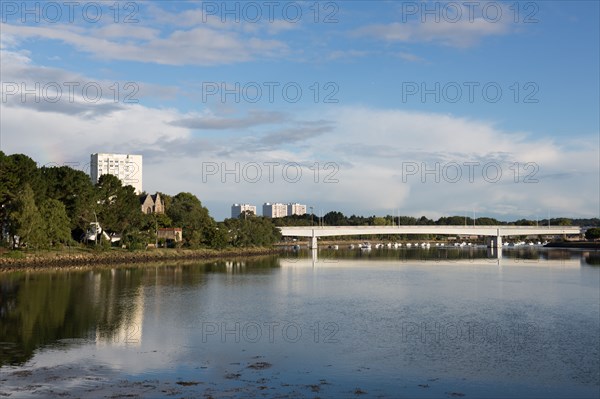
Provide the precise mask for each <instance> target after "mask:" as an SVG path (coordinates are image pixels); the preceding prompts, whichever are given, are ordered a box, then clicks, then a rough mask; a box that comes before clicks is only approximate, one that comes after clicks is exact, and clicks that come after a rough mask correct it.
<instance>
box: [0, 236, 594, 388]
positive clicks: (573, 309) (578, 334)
mask: <svg viewBox="0 0 600 399" xmlns="http://www.w3.org/2000/svg"><path fill="white" fill-rule="evenodd" d="M495 256H497V254H496V253H494V252H491V251H489V250H488V249H487V248H484V247H481V248H478V247H473V248H468V249H459V248H445V249H438V248H430V249H424V248H412V249H410V250H408V249H403V250H394V249H387V248H386V249H373V250H371V251H360V250H358V249H355V250H349V249H339V250H334V249H326V248H323V249H319V250H316V251H312V250H311V251H309V250H300V251H292V250H290V251H287V252H285V253H283V254H282V255H280V256H269V257H262V258H252V259H237V260H219V261H215V262H209V263H204V264H199V263H195V262H185V263H177V264H156V265H146V266H145V267H139V266H131V267H122V268H115V269H98V270H91V271H81V272H45V273H12V274H3V275H0V366H2V365H4V366H6V365H14V366H17V370H19V371H20V370H33V371H34V376H38V375H39V378H40V380H43V381H46V380H48V379H52V378H54V377H55V376H54V375H48V374H47V372H46V371H44V370H43V369H44V367H45V366H47V368H48V369H52V370H56V369H57V367H58V371H57V372H56V373H57V378H59V377H60V376H61V375H63V374H64V373H74V371H73V372H69V371H68V369H67V368H66V367H72V368H73V369H76V370H78V373H79V374H80V375H79V378H80V381H82V382H80V386H81V387H83V388H81V389H82V391H81V394H82V396H85V393H84V392H87V391H83V389H86V388H87V386H86V384H87V382H86V381H85V378H86V376H90V375H92V376H96V375H100V376H102V377H103V378H105V379H106V380H107V381H109V382H110V381H114V380H115V379H119V381H120V380H121V379H122V378H125V379H128V380H129V381H130V382H131V384H130V385H125V386H124V387H123V392H121V391H119V392H116V391H113V389H116V388H112V387H108V388H106V389H107V391H104V392H100V391H95V392H94V394H95V395H94V396H113V395H116V394H118V393H124V394H125V393H127V392H125V391H126V390H128V389H132V386H133V384H134V382H135V381H141V380H146V379H152V380H160V381H161V384H163V385H160V386H161V388H160V389H163V388H164V389H167V390H168V388H169V387H168V386H166V385H165V384H167V383H169V384H173V381H174V380H176V379H177V378H185V379H186V381H192V382H193V381H204V382H206V383H207V384H208V383H209V381H210V383H211V384H215V386H218V387H219V389H222V390H224V389H232V390H234V389H240V387H242V388H243V389H246V391H243V392H244V393H245V395H243V396H256V394H257V393H260V392H262V391H261V390H262V389H263V388H261V387H264V386H267V385H269V384H270V383H272V384H271V385H272V387H273V388H272V389H275V391H273V392H275V393H282V394H286V393H289V395H290V396H292V397H297V396H300V397H304V396H309V397H312V396H314V393H313V392H312V391H310V389H312V388H307V387H314V386H315V384H320V381H321V380H326V381H327V383H324V384H323V385H322V386H321V385H319V386H321V388H320V389H322V390H323V391H322V392H321V394H322V396H334V397H335V396H337V397H347V396H353V391H351V390H352V389H355V388H356V387H357V386H359V384H360V388H361V389H364V390H365V391H368V392H369V394H372V395H373V396H376V395H377V394H378V393H380V394H381V396H382V397H397V396H398V392H400V391H399V390H403V391H402V393H403V394H404V396H407V397H427V396H429V397H440V396H442V397H443V396H447V394H446V393H447V392H457V393H465V394H467V395H469V396H470V397H484V396H485V394H486V392H490V393H493V392H495V391H494V390H493V389H492V388H493V387H503V386H506V385H507V384H511V386H512V384H514V383H516V382H515V381H516V380H518V381H519V383H521V384H524V385H523V387H521V388H519V389H517V390H515V391H514V392H512V393H511V392H509V391H504V392H503V393H504V394H506V395H502V396H512V397H524V396H530V397H535V396H536V395H534V394H537V396H542V397H543V396H549V395H551V396H556V397H565V398H566V397H576V396H579V397H586V395H587V394H588V393H589V392H591V391H593V390H594V389H597V387H598V385H599V381H600V376H599V375H598V374H597V370H598V356H599V350H600V348H599V345H598V343H597V334H595V332H597V331H598V328H599V326H598V323H599V321H600V320H599V317H598V311H599V309H598V306H599V305H598V289H599V287H598V273H599V269H600V268H598V267H597V265H598V253H597V252H594V251H568V250H547V249H543V248H522V249H517V248H515V249H505V250H503V251H502V256H501V259H496V258H495ZM57 347H58V348H59V350H57V349H56V348H57ZM32 359H33V360H32ZM257 359H260V360H257ZM262 362H265V363H269V364H271V365H272V368H270V369H269V370H270V371H264V372H262V371H258V370H256V369H253V368H250V366H251V365H253V364H254V365H256V364H258V365H259V366H260V364H261V363H262ZM88 364H89V366H88ZM62 365H65V367H63V368H60V367H62ZM102 365H106V367H107V369H101V366H102ZM80 366H81V368H82V370H79V369H78V367H80ZM7 369H9V370H14V369H11V368H9V367H4V368H3V369H0V373H2V372H6V370H7ZM9 373H10V372H6V374H5V375H6V376H8V378H7V380H6V385H5V387H6V386H10V387H11V388H10V389H6V388H3V390H0V394H2V393H3V392H2V391H4V393H13V394H14V393H15V392H17V390H18V388H16V387H19V386H21V385H23V384H30V385H32V384H33V383H32V382H31V381H29V380H28V381H24V380H22V379H20V378H21V377H19V376H18V375H14V376H13V375H11V374H9ZM36 373H37V374H36ZM311 373H314V374H312V375H311ZM238 375H240V376H241V377H236V376H238ZM316 376H318V377H316ZM259 377H264V378H265V380H264V382H260V383H259V382H256V381H263V379H262V378H259ZM2 378H5V377H4V376H3V375H2V374H0V379H2ZM60 378H62V377H60ZM269 378H270V380H269ZM278 378H280V379H281V380H280V381H281V382H282V383H281V384H280V385H277V384H278V383H279V382H277V383H276V381H277V379H278ZM57 381H58V382H57V383H56V384H57V385H55V386H54V387H52V389H54V388H56V386H59V387H60V386H63V385H67V382H65V381H64V380H60V379H58V380H57ZM132 381H133V382H132ZM249 381H251V382H252V383H250V382H249ZM289 381H293V382H294V383H295V384H296V385H291V387H289V385H285V386H284V385H283V383H284V382H285V383H287V382H289ZM254 382H256V383H254ZM442 382H443V383H442ZM69 383H70V382H69ZM61 384H62V385H61ZM244 384H246V385H244ZM252 384H254V385H252ZM411 384H412V385H411ZM451 384H455V386H456V387H459V388H460V389H459V388H456V389H455V390H454V388H453V390H450V389H449V388H447V386H449V385H451ZM107 385H108V384H107ZM422 385H428V386H430V387H431V388H428V390H427V391H425V390H424V388H423V387H422ZM32 386H33V385H32ZM407 386H409V387H410V386H412V387H413V388H406V387H407ZM525 386H526V387H525ZM557 386H558V388H557ZM200 387H201V385H198V388H197V389H198V391H194V392H193V393H190V394H189V395H187V396H196V397H197V396H202V395H203V394H211V395H213V396H218V395H215V394H219V393H223V392H224V391H218V390H217V391H216V392H210V391H209V392H206V391H204V390H202V389H204V388H202V389H200ZM288 387H289V388H288ZM478 387H479V388H478ZM542 387H546V388H543V389H545V391H544V390H542ZM190 389H191V388H190ZM299 389H300V390H301V389H304V390H306V391H307V392H304V391H302V392H303V393H302V394H298V393H297V392H299V391H297V390H299ZM349 389H350V390H349ZM411 389H412V390H411ZM478 389H479V390H478ZM527 389H529V390H530V391H527ZM556 389H561V390H560V392H559V391H556ZM287 390H289V392H288V391H287ZM294 390H296V391H294ZM292 391H293V392H292ZM163 392H166V391H162V390H158V391H156V392H155V393H156V395H154V396H155V397H162V396H164V394H163ZM228 392H229V391H228ZM231 392H233V393H231ZM231 392H229V393H230V394H231V395H232V396H236V394H235V392H238V393H239V392H240V391H231ZM524 392H528V393H530V394H531V395H526V394H523V393H524ZM557 392H558V393H557ZM26 393H28V392H26ZM130 393H131V392H130ZM134 393H135V392H134ZM137 393H138V394H140V395H141V396H147V395H146V394H145V393H143V392H137ZM15 396H18V395H15ZM75 396H77V392H75ZM182 396H185V395H183V394H182ZM224 396H227V395H225V394H224ZM237 396H239V395H237ZM488 396H490V395H488ZM496 396H498V395H496Z"/></svg>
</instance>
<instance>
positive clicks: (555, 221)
mask: <svg viewBox="0 0 600 399" xmlns="http://www.w3.org/2000/svg"><path fill="white" fill-rule="evenodd" d="M274 223H275V224H276V225H277V226H311V225H313V226H319V225H325V226H398V225H401V226H432V225H439V226H449V225H454V226H461V225H463V226H464V225H466V226H473V225H476V226H492V225H494V226H502V225H503V226H547V225H548V224H550V225H552V226H600V219H598V218H589V219H571V218H565V217H561V218H550V219H540V220H530V219H519V220H515V221H512V222H505V221H500V220H498V219H495V218H490V217H479V218H475V219H473V218H471V217H469V216H465V215H462V216H443V217H440V218H439V219H437V220H433V219H429V218H427V217H425V216H421V217H420V218H415V217H412V216H392V215H387V216H375V215H373V216H357V215H352V216H345V215H344V214H343V213H342V212H338V211H331V212H329V213H327V214H325V215H324V216H323V217H318V216H316V215H310V214H306V215H292V216H287V217H284V218H279V219H274Z"/></svg>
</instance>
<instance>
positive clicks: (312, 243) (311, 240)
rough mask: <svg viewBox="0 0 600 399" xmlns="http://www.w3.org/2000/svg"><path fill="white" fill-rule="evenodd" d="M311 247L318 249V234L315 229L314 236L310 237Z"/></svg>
mask: <svg viewBox="0 0 600 399" xmlns="http://www.w3.org/2000/svg"><path fill="white" fill-rule="evenodd" d="M308 246H309V248H310V249H317V236H316V235H315V231H314V230H313V232H312V237H311V238H310V244H309V245H308Z"/></svg>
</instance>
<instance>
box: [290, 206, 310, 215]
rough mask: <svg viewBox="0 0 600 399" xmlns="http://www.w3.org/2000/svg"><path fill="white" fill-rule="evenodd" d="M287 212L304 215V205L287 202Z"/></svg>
mask: <svg viewBox="0 0 600 399" xmlns="http://www.w3.org/2000/svg"><path fill="white" fill-rule="evenodd" d="M287 214H288V216H292V215H306V205H302V204H298V203H296V204H287Z"/></svg>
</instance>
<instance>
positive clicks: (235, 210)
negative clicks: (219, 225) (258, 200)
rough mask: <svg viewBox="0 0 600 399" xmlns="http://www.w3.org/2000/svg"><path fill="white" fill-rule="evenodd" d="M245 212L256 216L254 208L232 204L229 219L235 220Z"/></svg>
mask: <svg viewBox="0 0 600 399" xmlns="http://www.w3.org/2000/svg"><path fill="white" fill-rule="evenodd" d="M246 211H247V212H252V213H254V214H255V215H256V206H254V205H250V204H233V205H231V218H232V219H236V218H237V217H239V216H240V215H241V214H242V212H246Z"/></svg>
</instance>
